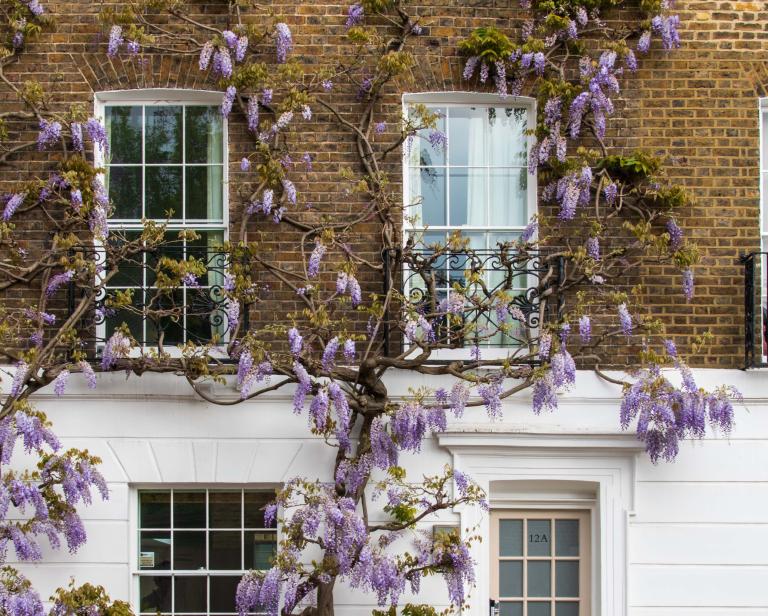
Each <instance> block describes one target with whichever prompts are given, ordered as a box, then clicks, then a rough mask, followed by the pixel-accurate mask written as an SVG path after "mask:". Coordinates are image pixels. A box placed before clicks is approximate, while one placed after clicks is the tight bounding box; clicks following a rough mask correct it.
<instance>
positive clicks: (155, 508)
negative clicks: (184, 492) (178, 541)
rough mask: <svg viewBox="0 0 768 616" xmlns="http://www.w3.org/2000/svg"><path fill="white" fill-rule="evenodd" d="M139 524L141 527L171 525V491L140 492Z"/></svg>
mask: <svg viewBox="0 0 768 616" xmlns="http://www.w3.org/2000/svg"><path fill="white" fill-rule="evenodd" d="M139 524H140V525H141V528H170V527H171V493H170V491H167V490H166V491H163V492H144V491H142V492H139Z"/></svg>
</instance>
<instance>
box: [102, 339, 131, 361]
mask: <svg viewBox="0 0 768 616" xmlns="http://www.w3.org/2000/svg"><path fill="white" fill-rule="evenodd" d="M130 352H131V341H130V339H128V338H127V337H126V336H125V335H124V334H123V333H122V332H119V331H116V332H115V333H114V334H112V336H111V337H110V338H109V340H107V343H106V344H105V345H104V350H103V351H102V354H101V369H102V370H111V369H112V368H113V367H114V366H115V364H116V363H117V361H118V360H119V359H122V358H124V357H128V355H129V353H130Z"/></svg>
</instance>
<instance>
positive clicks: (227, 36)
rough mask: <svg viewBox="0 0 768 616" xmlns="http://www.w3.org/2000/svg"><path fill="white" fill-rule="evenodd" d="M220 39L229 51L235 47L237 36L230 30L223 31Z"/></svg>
mask: <svg viewBox="0 0 768 616" xmlns="http://www.w3.org/2000/svg"><path fill="white" fill-rule="evenodd" d="M221 38H223V39H224V44H225V45H226V46H227V47H229V48H230V49H232V48H233V47H234V46H235V45H237V34H235V33H234V32H232V30H224V32H222V33H221Z"/></svg>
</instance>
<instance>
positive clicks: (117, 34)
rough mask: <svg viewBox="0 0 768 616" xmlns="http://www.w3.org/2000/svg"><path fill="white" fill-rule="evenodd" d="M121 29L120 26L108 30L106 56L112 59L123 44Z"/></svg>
mask: <svg viewBox="0 0 768 616" xmlns="http://www.w3.org/2000/svg"><path fill="white" fill-rule="evenodd" d="M123 40H124V39H123V29H122V28H121V27H120V26H117V25H115V26H112V28H110V30H109V42H108V43H107V55H108V56H109V57H110V58H114V57H115V56H116V55H117V54H118V52H119V51H120V47H121V46H122V44H123Z"/></svg>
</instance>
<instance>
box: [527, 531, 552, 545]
mask: <svg viewBox="0 0 768 616" xmlns="http://www.w3.org/2000/svg"><path fill="white" fill-rule="evenodd" d="M528 543H549V539H547V535H546V533H541V534H539V533H532V534H530V535H528Z"/></svg>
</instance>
